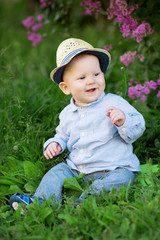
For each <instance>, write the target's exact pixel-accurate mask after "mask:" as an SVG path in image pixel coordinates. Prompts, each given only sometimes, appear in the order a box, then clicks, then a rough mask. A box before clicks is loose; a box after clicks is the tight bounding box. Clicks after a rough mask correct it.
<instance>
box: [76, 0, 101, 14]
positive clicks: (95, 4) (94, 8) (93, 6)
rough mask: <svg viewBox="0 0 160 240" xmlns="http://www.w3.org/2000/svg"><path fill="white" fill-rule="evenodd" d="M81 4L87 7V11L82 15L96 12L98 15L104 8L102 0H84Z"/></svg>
mask: <svg viewBox="0 0 160 240" xmlns="http://www.w3.org/2000/svg"><path fill="white" fill-rule="evenodd" d="M80 5H81V6H83V7H85V12H83V13H82V15H92V14H93V13H94V12H95V14H96V15H97V14H98V13H99V12H100V11H101V10H102V6H101V2H100V1H93V0H82V1H81V2H80Z"/></svg>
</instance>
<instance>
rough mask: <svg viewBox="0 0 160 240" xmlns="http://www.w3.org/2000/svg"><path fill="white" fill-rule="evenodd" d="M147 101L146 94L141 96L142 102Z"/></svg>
mask: <svg viewBox="0 0 160 240" xmlns="http://www.w3.org/2000/svg"><path fill="white" fill-rule="evenodd" d="M146 100H147V97H146V96H145V95H144V94H142V95H141V101H142V102H145V101H146Z"/></svg>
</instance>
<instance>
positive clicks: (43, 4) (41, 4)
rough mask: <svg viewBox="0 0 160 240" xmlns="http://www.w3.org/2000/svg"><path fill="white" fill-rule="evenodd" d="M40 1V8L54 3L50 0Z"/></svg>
mask: <svg viewBox="0 0 160 240" xmlns="http://www.w3.org/2000/svg"><path fill="white" fill-rule="evenodd" d="M39 1H40V8H45V7H47V6H48V5H51V4H52V1H49V0H39Z"/></svg>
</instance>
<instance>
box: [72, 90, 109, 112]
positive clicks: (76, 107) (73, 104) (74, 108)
mask: <svg viewBox="0 0 160 240" xmlns="http://www.w3.org/2000/svg"><path fill="white" fill-rule="evenodd" d="M104 96H105V93H104V92H103V93H102V94H101V95H100V97H99V98H98V99H97V100H96V101H94V102H91V103H89V104H86V105H83V108H84V107H88V106H91V105H94V104H96V103H98V102H100V101H102V99H103V98H104ZM80 107H82V106H76V105H75V101H74V98H73V97H72V98H71V101H70V109H71V111H73V112H74V111H76V110H78V109H79V108H80Z"/></svg>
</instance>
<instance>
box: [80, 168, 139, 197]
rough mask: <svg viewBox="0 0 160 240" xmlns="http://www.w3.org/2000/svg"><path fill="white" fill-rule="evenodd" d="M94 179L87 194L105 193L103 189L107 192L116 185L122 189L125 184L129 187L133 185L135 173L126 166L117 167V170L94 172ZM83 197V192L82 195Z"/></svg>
mask: <svg viewBox="0 0 160 240" xmlns="http://www.w3.org/2000/svg"><path fill="white" fill-rule="evenodd" d="M94 179H95V180H94V181H93V183H92V185H91V186H90V189H89V191H88V192H87V194H92V193H93V194H97V195H99V194H101V193H103V189H105V190H106V191H107V192H110V191H111V189H112V188H113V187H114V188H116V189H120V188H121V187H122V186H123V185H124V186H125V187H127V186H128V185H133V183H134V180H135V176H134V173H133V172H131V171H129V170H128V169H125V168H117V169H115V170H112V171H109V172H104V173H102V175H100V174H99V173H97V176H96V174H94ZM81 198H83V193H82V195H81Z"/></svg>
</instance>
